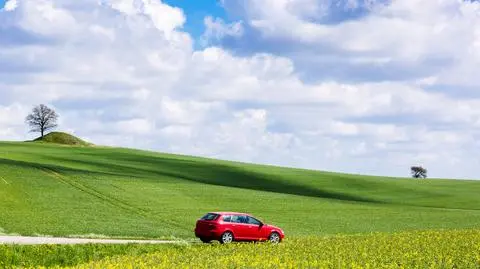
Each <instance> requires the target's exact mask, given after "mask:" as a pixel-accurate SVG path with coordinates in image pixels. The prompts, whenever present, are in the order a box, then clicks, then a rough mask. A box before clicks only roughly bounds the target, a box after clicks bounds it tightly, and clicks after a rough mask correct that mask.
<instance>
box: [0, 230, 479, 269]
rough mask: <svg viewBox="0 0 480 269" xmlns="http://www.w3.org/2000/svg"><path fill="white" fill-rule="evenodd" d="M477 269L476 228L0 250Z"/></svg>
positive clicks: (257, 263)
mask: <svg viewBox="0 0 480 269" xmlns="http://www.w3.org/2000/svg"><path fill="white" fill-rule="evenodd" d="M43 266H45V267H47V268H64V267H68V268H77V269H83V268H85V269H87V268H88V269H93V268H99V269H100V268H102V269H103V268H112V269H113V268H119V269H123V268H138V269H142V268H275V269H276V268H291V269H296V268H342V269H344V268H357V269H358V268H371V269H377V268H422V269H423V268H445V269H446V268H476V269H478V268H480V230H447V231H426V232H401V233H393V234H391V233H375V234H368V235H355V236H349V235H344V236H327V237H319V236H307V237H296V238H293V239H292V238H290V239H288V240H286V241H285V242H284V243H282V244H279V245H274V244H269V243H261V244H251V243H233V244H228V245H220V244H194V245H190V244H176V245H118V246H116V245H76V246H63V245H43V246H1V245H0V268H2V267H6V268H25V267H26V268H31V267H34V268H39V267H40V268H43Z"/></svg>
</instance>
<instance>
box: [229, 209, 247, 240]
mask: <svg viewBox="0 0 480 269" xmlns="http://www.w3.org/2000/svg"><path fill="white" fill-rule="evenodd" d="M231 222H232V230H233V234H234V236H235V238H237V239H245V238H246V237H247V236H248V227H247V225H248V223H247V218H246V216H245V215H232V218H231Z"/></svg>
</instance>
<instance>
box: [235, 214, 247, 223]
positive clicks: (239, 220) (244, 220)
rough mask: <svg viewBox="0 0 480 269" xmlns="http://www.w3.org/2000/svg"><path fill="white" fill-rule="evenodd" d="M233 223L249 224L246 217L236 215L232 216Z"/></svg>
mask: <svg viewBox="0 0 480 269" xmlns="http://www.w3.org/2000/svg"><path fill="white" fill-rule="evenodd" d="M232 222H235V223H247V218H246V217H245V216H242V215H240V216H237V215H234V216H232Z"/></svg>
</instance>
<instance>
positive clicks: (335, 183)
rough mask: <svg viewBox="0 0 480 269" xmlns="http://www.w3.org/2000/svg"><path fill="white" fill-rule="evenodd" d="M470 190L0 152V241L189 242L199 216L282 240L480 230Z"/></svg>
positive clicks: (140, 156) (104, 153) (81, 151)
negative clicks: (262, 228)
mask: <svg viewBox="0 0 480 269" xmlns="http://www.w3.org/2000/svg"><path fill="white" fill-rule="evenodd" d="M479 193H480V181H455V180H432V179H429V180H413V179H394V178H380V177H368V176H356V175H346V174H336V173H326V172H317V171H307V170H301V169H287V168H278V167H270V166H261V165H249V164H243V163H233V162H226V161H218V160H211V159H202V158H194V157H186V156H177V155H167V154H159V153H153V152H145V151H139V150H130V149H119V148H94V147H82V146H69V147H65V146H60V145H56V144H49V143H10V142H8V143H7V142H0V232H1V231H2V230H3V231H4V232H5V233H17V234H22V235H35V234H43V235H54V236H71V235H86V234H96V235H106V236H118V237H170V236H175V237H183V238H191V237H193V227H194V224H195V221H196V219H197V218H198V217H200V216H201V215H203V214H204V213H205V212H207V211H213V210H222V211H246V212H250V213H253V214H255V215H257V216H259V217H260V218H262V219H264V220H265V221H267V222H269V223H273V224H276V225H280V226H281V227H283V228H284V229H285V232H286V233H287V235H288V236H302V235H312V234H316V235H325V234H336V233H365V232H377V231H401V230H410V229H430V228H470V227H477V228H478V227H480V195H478V194H479Z"/></svg>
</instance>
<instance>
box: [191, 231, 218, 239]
mask: <svg viewBox="0 0 480 269" xmlns="http://www.w3.org/2000/svg"><path fill="white" fill-rule="evenodd" d="M194 232H195V236H196V237H198V238H200V237H203V238H210V239H216V238H220V236H221V233H220V232H219V231H216V230H197V229H195V230H194Z"/></svg>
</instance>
